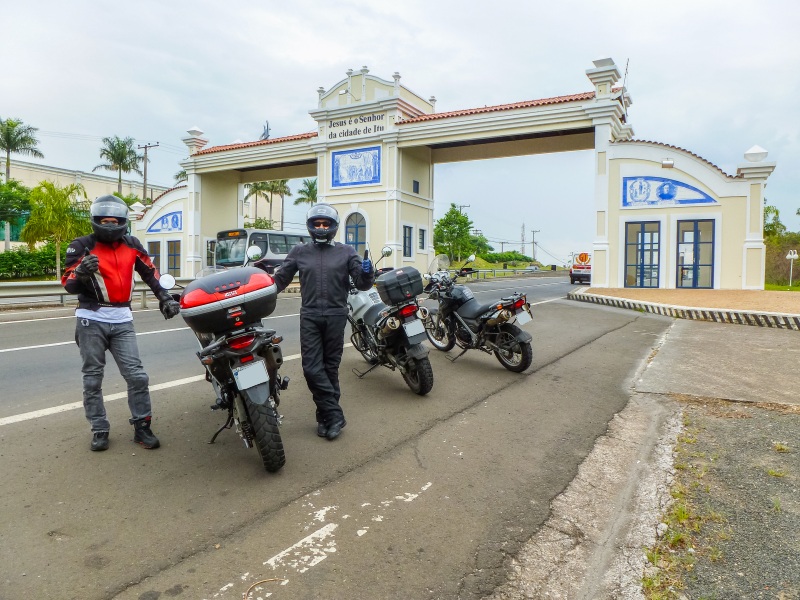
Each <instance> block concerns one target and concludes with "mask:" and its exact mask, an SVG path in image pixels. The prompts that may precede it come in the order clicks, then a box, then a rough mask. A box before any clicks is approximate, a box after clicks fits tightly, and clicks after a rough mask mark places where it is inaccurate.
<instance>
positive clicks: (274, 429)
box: [246, 400, 286, 473]
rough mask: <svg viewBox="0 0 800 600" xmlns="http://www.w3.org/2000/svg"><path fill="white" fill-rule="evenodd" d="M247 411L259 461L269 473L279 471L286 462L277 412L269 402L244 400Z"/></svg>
mask: <svg viewBox="0 0 800 600" xmlns="http://www.w3.org/2000/svg"><path fill="white" fill-rule="evenodd" d="M246 404H247V413H248V416H249V417H250V424H251V425H252V426H253V437H254V438H255V439H254V440H253V441H254V442H255V445H256V448H258V453H259V454H260V455H261V462H262V463H264V468H265V469H266V470H267V472H269V473H275V472H276V471H280V469H281V467H283V465H285V464H286V453H285V452H284V450H283V440H282V439H281V432H280V428H279V427H278V413H277V411H276V410H275V408H274V407H273V406H272V405H271V404H270V403H266V404H254V403H253V402H250V401H249V400H246Z"/></svg>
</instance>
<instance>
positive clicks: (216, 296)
mask: <svg viewBox="0 0 800 600" xmlns="http://www.w3.org/2000/svg"><path fill="white" fill-rule="evenodd" d="M254 248H255V250H253V251H252V252H251V251H250V250H249V249H248V257H249V258H254V257H256V258H257V256H256V250H258V249H257V248H256V247H254ZM258 252H259V253H260V251H258ZM251 253H252V256H251ZM163 278H164V276H162V281H163ZM277 294H278V292H277V286H276V285H275V283H274V280H273V279H272V276H271V275H269V274H268V273H265V272H264V271H263V270H261V269H258V268H256V267H248V266H244V267H237V268H233V269H209V270H204V271H201V272H200V273H199V274H198V276H197V278H196V279H195V280H194V281H192V282H191V283H190V284H188V285H187V286H186V288H185V289H184V290H183V293H182V294H181V295H180V303H181V316H183V319H184V321H185V322H186V324H187V325H188V326H189V328H190V329H191V330H192V331H193V332H194V334H195V335H196V336H197V340H198V342H199V343H200V348H201V349H200V351H199V352H197V357H198V358H199V359H200V363H201V364H202V365H203V366H204V367H205V370H206V381H208V382H209V383H211V385H212V386H213V388H214V391H215V392H216V396H217V398H216V402H215V403H214V404H213V405H211V409H212V410H223V411H227V419H226V421H225V424H224V425H222V427H220V428H219V429H218V430H217V431H216V433H214V435H213V437H212V438H211V440H210V441H209V443H210V444H213V443H214V441H215V440H216V438H217V436H218V435H219V434H220V433H221V432H222V431H224V430H225V429H231V428H232V427H234V426H235V427H236V432H237V433H238V434H239V436H240V437H241V439H242V442H243V443H244V446H245V447H246V448H252V447H253V446H254V445H255V447H256V448H258V452H259V454H260V455H261V461H262V463H263V465H264V468H265V469H266V470H267V471H269V472H271V473H273V472H275V471H278V470H280V468H281V467H283V465H284V464H285V463H286V455H285V452H284V449H283V440H282V439H281V433H280V428H279V427H280V415H279V414H278V410H277V409H278V405H279V404H280V393H281V391H282V390H285V389H286V388H287V387H288V385H289V378H288V377H284V378H281V377H280V375H279V374H278V369H279V368H280V366H281V365H282V363H283V355H282V352H281V348H280V346H279V344H280V342H281V341H282V340H283V338H282V337H281V336H279V335H277V334H276V332H275V331H274V330H272V329H267V328H265V327H264V326H263V325H262V323H261V319H262V318H263V317H266V316H268V315H269V314H271V313H272V312H273V311H274V310H275V305H276V301H277Z"/></svg>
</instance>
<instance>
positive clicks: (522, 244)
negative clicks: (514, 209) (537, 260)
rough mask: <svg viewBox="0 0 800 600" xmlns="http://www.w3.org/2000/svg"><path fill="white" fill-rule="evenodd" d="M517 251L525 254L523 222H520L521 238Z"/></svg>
mask: <svg viewBox="0 0 800 600" xmlns="http://www.w3.org/2000/svg"><path fill="white" fill-rule="evenodd" d="M519 253H520V254H522V255H523V256H525V222H524V221H523V222H522V240H521V241H520V245H519Z"/></svg>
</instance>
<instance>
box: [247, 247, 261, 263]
mask: <svg viewBox="0 0 800 600" xmlns="http://www.w3.org/2000/svg"><path fill="white" fill-rule="evenodd" d="M247 258H248V259H249V260H258V259H259V258H261V248H259V247H258V246H256V245H253V246H250V247H249V248H248V249H247Z"/></svg>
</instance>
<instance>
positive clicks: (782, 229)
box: [764, 205, 786, 238]
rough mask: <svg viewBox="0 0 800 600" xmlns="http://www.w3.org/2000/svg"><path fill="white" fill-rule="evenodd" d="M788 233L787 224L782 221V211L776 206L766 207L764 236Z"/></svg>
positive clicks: (769, 236) (777, 235)
mask: <svg viewBox="0 0 800 600" xmlns="http://www.w3.org/2000/svg"><path fill="white" fill-rule="evenodd" d="M784 233H786V225H784V224H783V223H781V212H780V211H779V210H778V209H777V208H776V207H774V206H770V205H766V206H765V207H764V237H765V238H774V237H780V236H782V235H783V234H784Z"/></svg>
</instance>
